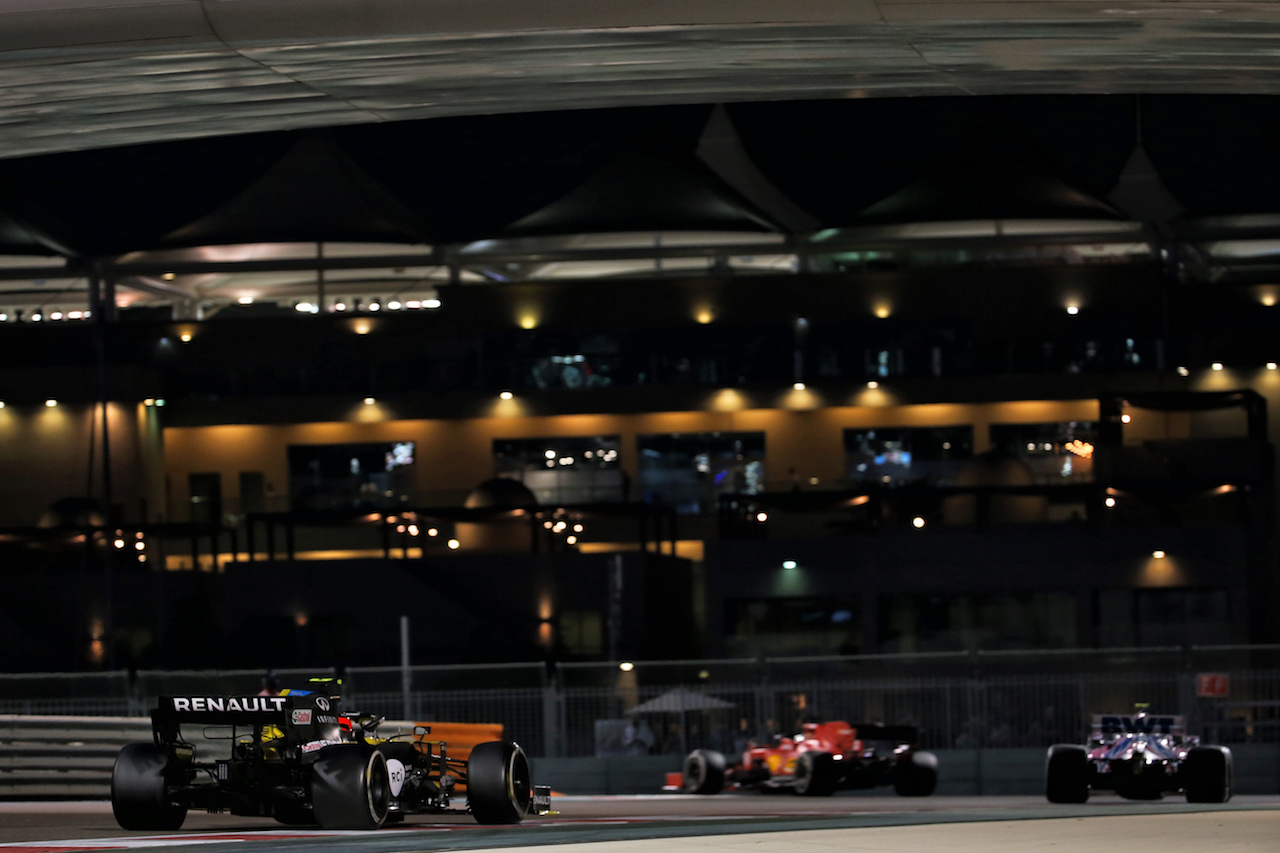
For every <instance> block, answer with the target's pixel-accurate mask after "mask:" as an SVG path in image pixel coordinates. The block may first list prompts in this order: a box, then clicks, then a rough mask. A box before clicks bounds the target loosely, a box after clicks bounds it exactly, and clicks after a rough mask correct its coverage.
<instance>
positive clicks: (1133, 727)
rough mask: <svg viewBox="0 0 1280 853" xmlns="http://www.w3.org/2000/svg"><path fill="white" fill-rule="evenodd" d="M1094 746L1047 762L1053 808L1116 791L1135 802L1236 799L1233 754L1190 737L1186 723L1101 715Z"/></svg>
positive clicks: (1065, 748) (1070, 749)
mask: <svg viewBox="0 0 1280 853" xmlns="http://www.w3.org/2000/svg"><path fill="white" fill-rule="evenodd" d="M1092 729H1093V730H1092V732H1091V733H1090V735H1089V743H1088V745H1085V746H1081V745H1079V744H1073V743H1059V744H1054V745H1053V746H1051V747H1049V755H1048V758H1047V760H1046V762H1045V796H1046V797H1047V798H1048V799H1049V802H1051V803H1083V802H1085V801H1086V800H1088V799H1089V792H1090V791H1114V792H1115V793H1117V794H1119V795H1120V796H1122V797H1125V798H1127V799H1131V800H1158V799H1161V798H1162V797H1163V796H1164V795H1165V794H1167V793H1179V792H1181V793H1184V794H1186V797H1187V802H1189V803H1225V802H1226V801H1227V800H1229V799H1231V750H1229V749H1227V747H1225V746H1208V745H1202V744H1201V743H1200V738H1198V737H1187V736H1186V734H1185V728H1184V723H1183V718H1182V717H1179V716H1160V715H1156V714H1149V713H1147V712H1146V711H1145V710H1139V711H1138V712H1137V713H1134V714H1131V715H1121V714H1098V715H1095V716H1094V718H1093V726H1092Z"/></svg>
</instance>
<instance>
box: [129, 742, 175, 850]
mask: <svg viewBox="0 0 1280 853" xmlns="http://www.w3.org/2000/svg"><path fill="white" fill-rule="evenodd" d="M180 777H181V771H180V769H179V768H178V767H176V766H175V764H174V762H173V760H172V758H171V757H170V756H169V751H168V750H167V749H165V748H164V747H161V746H157V745H155V744H154V743H131V744H129V745H128V746H126V747H125V748H124V749H122V750H120V754H119V755H118V756H116V763H115V766H114V767H113V768H112V770H111V811H112V812H113V813H114V814H115V816H116V823H118V824H120V826H121V827H122V828H124V829H135V830H144V831H151V832H157V831H168V830H174V829H178V828H179V827H181V826H182V822H183V821H185V820H186V819H187V807H186V806H185V805H179V804H177V803H174V802H173V801H172V800H170V799H169V794H168V790H167V789H168V786H169V785H170V784H177V783H180V782H181V781H182V780H181V778H180Z"/></svg>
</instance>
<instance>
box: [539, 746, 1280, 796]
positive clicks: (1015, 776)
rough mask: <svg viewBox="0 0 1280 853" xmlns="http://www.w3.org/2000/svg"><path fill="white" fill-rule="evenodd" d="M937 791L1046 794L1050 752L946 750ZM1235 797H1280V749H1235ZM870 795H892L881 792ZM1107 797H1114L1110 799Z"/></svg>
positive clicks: (599, 772)
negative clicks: (1256, 795)
mask: <svg viewBox="0 0 1280 853" xmlns="http://www.w3.org/2000/svg"><path fill="white" fill-rule="evenodd" d="M934 752H935V754H936V755H937V756H938V790H937V793H938V794H939V795H943V796H974V795H1005V796H1041V795H1043V794H1044V761H1045V750H1044V749H1038V748H1027V749H985V750H977V749H942V750H934ZM1231 752H1232V755H1233V757H1234V759H1235V792H1236V793H1237V794H1277V793H1280V745H1277V744H1259V745H1246V746H1234V747H1232V748H1231ZM531 764H532V770H533V778H534V781H535V782H537V783H538V784H539V785H550V786H551V789H552V790H553V791H556V792H558V793H561V794H656V793H659V792H661V790H662V786H663V784H664V782H665V780H666V774H667V773H670V772H675V771H678V770H679V769H680V765H681V760H680V757H679V756H676V755H646V756H641V757H635V758H631V757H618V758H533V759H531ZM865 793H868V794H886V793H888V794H891V793H892V789H890V788H877V789H874V790H872V791H868V792H865ZM1106 796H1112V795H1110V794H1107V795H1106Z"/></svg>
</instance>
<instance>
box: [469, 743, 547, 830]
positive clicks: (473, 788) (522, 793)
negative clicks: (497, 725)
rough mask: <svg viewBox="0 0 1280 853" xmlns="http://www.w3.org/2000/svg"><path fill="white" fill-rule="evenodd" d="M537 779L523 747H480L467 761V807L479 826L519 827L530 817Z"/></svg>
mask: <svg viewBox="0 0 1280 853" xmlns="http://www.w3.org/2000/svg"><path fill="white" fill-rule="evenodd" d="M532 797H533V779H532V776H531V775H530V773H529V759H528V758H526V757H525V754H524V750H523V749H521V748H520V746H519V744H516V743H515V742H513V741H509V740H491V741H488V742H487V743H479V744H476V745H475V746H474V747H472V749H471V757H470V758H468V759H467V805H468V806H470V807H471V815H472V817H474V818H475V819H476V823H519V822H520V821H522V820H524V816H525V815H526V814H528V813H529V803H530V801H531V799H532Z"/></svg>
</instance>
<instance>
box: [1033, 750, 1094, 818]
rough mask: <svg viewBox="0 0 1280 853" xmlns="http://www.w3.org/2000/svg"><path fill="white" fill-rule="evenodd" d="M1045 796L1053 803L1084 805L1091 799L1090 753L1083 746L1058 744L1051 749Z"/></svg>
mask: <svg viewBox="0 0 1280 853" xmlns="http://www.w3.org/2000/svg"><path fill="white" fill-rule="evenodd" d="M1044 795H1045V798H1046V799H1048V800H1049V802H1051V803H1083V802H1086V801H1087V800H1088V799H1089V753H1088V752H1087V751H1086V750H1085V748H1084V747H1083V746H1078V745H1077V744H1074V743H1057V744H1054V745H1053V746H1051V747H1049V756H1048V758H1047V759H1046V760H1045V767H1044Z"/></svg>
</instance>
